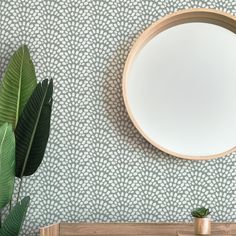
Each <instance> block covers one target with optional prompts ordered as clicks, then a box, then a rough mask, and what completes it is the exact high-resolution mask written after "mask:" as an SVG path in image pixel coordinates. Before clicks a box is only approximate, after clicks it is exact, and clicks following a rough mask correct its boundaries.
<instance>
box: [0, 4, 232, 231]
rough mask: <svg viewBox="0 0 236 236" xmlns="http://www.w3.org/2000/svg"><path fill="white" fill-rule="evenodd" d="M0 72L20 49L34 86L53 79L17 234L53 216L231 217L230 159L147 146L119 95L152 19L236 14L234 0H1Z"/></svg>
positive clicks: (140, 219) (100, 219) (72, 218)
mask: <svg viewBox="0 0 236 236" xmlns="http://www.w3.org/2000/svg"><path fill="white" fill-rule="evenodd" d="M0 4H1V5H0V46H1V48H0V58H1V61H0V68H1V69H0V76H1V77H2V74H3V71H4V70H5V68H6V64H7V62H8V61H9V57H10V55H11V54H12V52H13V51H14V50H15V49H16V48H17V47H18V46H19V45H20V44H22V43H26V44H27V45H28V46H29V48H30V51H31V54H32V57H33V61H34V63H35V65H36V72H37V76H38V80H42V79H44V78H51V77H52V78H54V83H55V93H54V107H53V115H52V129H51V135H50V140H49V143H48V146H47V151H46V155H45V158H44V161H43V163H42V165H41V166H40V168H39V170H38V172H37V173H36V174H35V175H34V176H31V177H27V178H26V179H25V180H24V182H23V191H22V194H21V196H24V195H30V196H31V199H32V200H31V205H30V209H29V212H28V214H27V220H26V222H25V224H24V232H23V235H38V227H39V226H44V225H47V224H50V223H53V222H57V221H59V220H64V221H86V222H103V221H105V222H110V221H119V222H122V221H125V222H127V221H136V222H157V221H167V222H171V221H190V220H191V217H190V214H189V213H190V210H191V209H192V208H194V207H197V206H201V205H204V206H207V207H210V209H211V211H212V217H213V219H214V220H215V221H235V219H236V159H235V158H236V157H235V155H234V154H232V155H229V156H227V157H224V158H220V159H216V160H211V161H187V160H181V159H178V158H174V157H171V156H169V155H167V154H164V153H163V152H161V151H158V150H157V149H156V148H154V147H152V146H151V145H150V144H149V143H148V142H147V141H145V140H144V138H143V137H142V136H141V135H140V134H139V133H138V132H137V130H136V129H135V128H134V126H133V125H132V123H131V121H130V119H129V117H128V115H127V113H126V110H125V107H124V103H123V99H122V94H121V79H122V71H123V68H124V63H125V60H126V57H127V54H128V52H129V50H130V48H131V46H132V44H133V43H134V41H135V39H136V38H137V37H138V36H139V34H140V33H141V32H142V31H143V30H144V29H145V28H146V27H147V26H149V25H150V24H151V23H152V22H154V21H156V20H157V19H159V18H160V17H162V16H164V15H166V14H168V13H170V12H174V11H176V10H178V9H183V8H192V7H204V8H216V9H220V10H224V11H227V12H230V13H232V14H236V1H235V0H221V1H217V0H201V1H200V0H199V1H190V0H47V1H45V0H1V1H0Z"/></svg>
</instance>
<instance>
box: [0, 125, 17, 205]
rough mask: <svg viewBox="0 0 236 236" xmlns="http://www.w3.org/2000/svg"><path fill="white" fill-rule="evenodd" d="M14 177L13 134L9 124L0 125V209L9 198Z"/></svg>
mask: <svg viewBox="0 0 236 236" xmlns="http://www.w3.org/2000/svg"><path fill="white" fill-rule="evenodd" d="M14 178H15V136H14V132H13V130H12V126H11V125H10V124H7V123H4V124H3V125H2V126H1V127H0V209H2V208H3V207H4V206H6V205H7V203H8V202H9V201H10V200H11V196H12V193H13V188H14Z"/></svg>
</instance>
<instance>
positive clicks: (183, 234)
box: [177, 231, 235, 236]
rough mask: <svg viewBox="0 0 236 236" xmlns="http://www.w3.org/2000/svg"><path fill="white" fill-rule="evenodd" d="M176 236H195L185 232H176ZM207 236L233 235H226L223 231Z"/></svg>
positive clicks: (192, 233)
mask: <svg viewBox="0 0 236 236" xmlns="http://www.w3.org/2000/svg"><path fill="white" fill-rule="evenodd" d="M177 236H196V234H194V232H190V231H189V232H188V231H185V232H183V231H182V232H181V231H179V232H177ZM209 236H235V234H226V233H225V232H224V231H215V232H212V234H209Z"/></svg>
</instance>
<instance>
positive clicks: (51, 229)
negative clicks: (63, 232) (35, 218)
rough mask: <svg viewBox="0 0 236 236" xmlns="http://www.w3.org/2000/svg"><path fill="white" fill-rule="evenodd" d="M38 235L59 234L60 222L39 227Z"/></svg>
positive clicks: (56, 235)
mask: <svg viewBox="0 0 236 236" xmlns="http://www.w3.org/2000/svg"><path fill="white" fill-rule="evenodd" d="M40 236H60V223H57V224H53V225H49V226H46V227H43V228H41V229H40Z"/></svg>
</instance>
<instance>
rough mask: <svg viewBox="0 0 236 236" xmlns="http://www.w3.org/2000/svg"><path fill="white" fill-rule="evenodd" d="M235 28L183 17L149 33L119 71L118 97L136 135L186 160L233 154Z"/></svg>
mask: <svg viewBox="0 0 236 236" xmlns="http://www.w3.org/2000/svg"><path fill="white" fill-rule="evenodd" d="M235 33H236V22H235V18H234V17H232V16H229V15H228V14H225V13H221V12H218V11H214V10H203V9H194V10H185V11H180V12H177V13H174V14H172V15H170V16H167V17H165V18H163V19H162V20H160V21H158V22H156V23H154V24H153V25H151V26H150V27H149V28H148V29H147V30H146V31H144V33H143V34H142V35H141V36H140V37H139V39H138V40H137V41H136V43H135V44H134V46H133V48H132V50H131V52H130V54H129V56H128V59H127V62H126V65H125V69H124V78H123V95H124V100H125V105H126V108H127V111H128V113H129V115H130V117H131V120H132V121H133V123H134V125H135V126H136V128H137V129H138V130H139V131H140V133H141V134H142V135H143V136H144V137H145V138H146V139H147V140H148V141H149V142H150V143H152V144H153V145H154V146H156V147H157V148H159V149H160V150H162V151H164V152H167V153H169V154H171V155H174V156H177V157H181V158H187V159H194V160H197V159H198V160H199V159H210V158H215V157H220V156H224V155H226V154H228V153H230V152H232V151H234V150H235V146H236V34H235Z"/></svg>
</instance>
